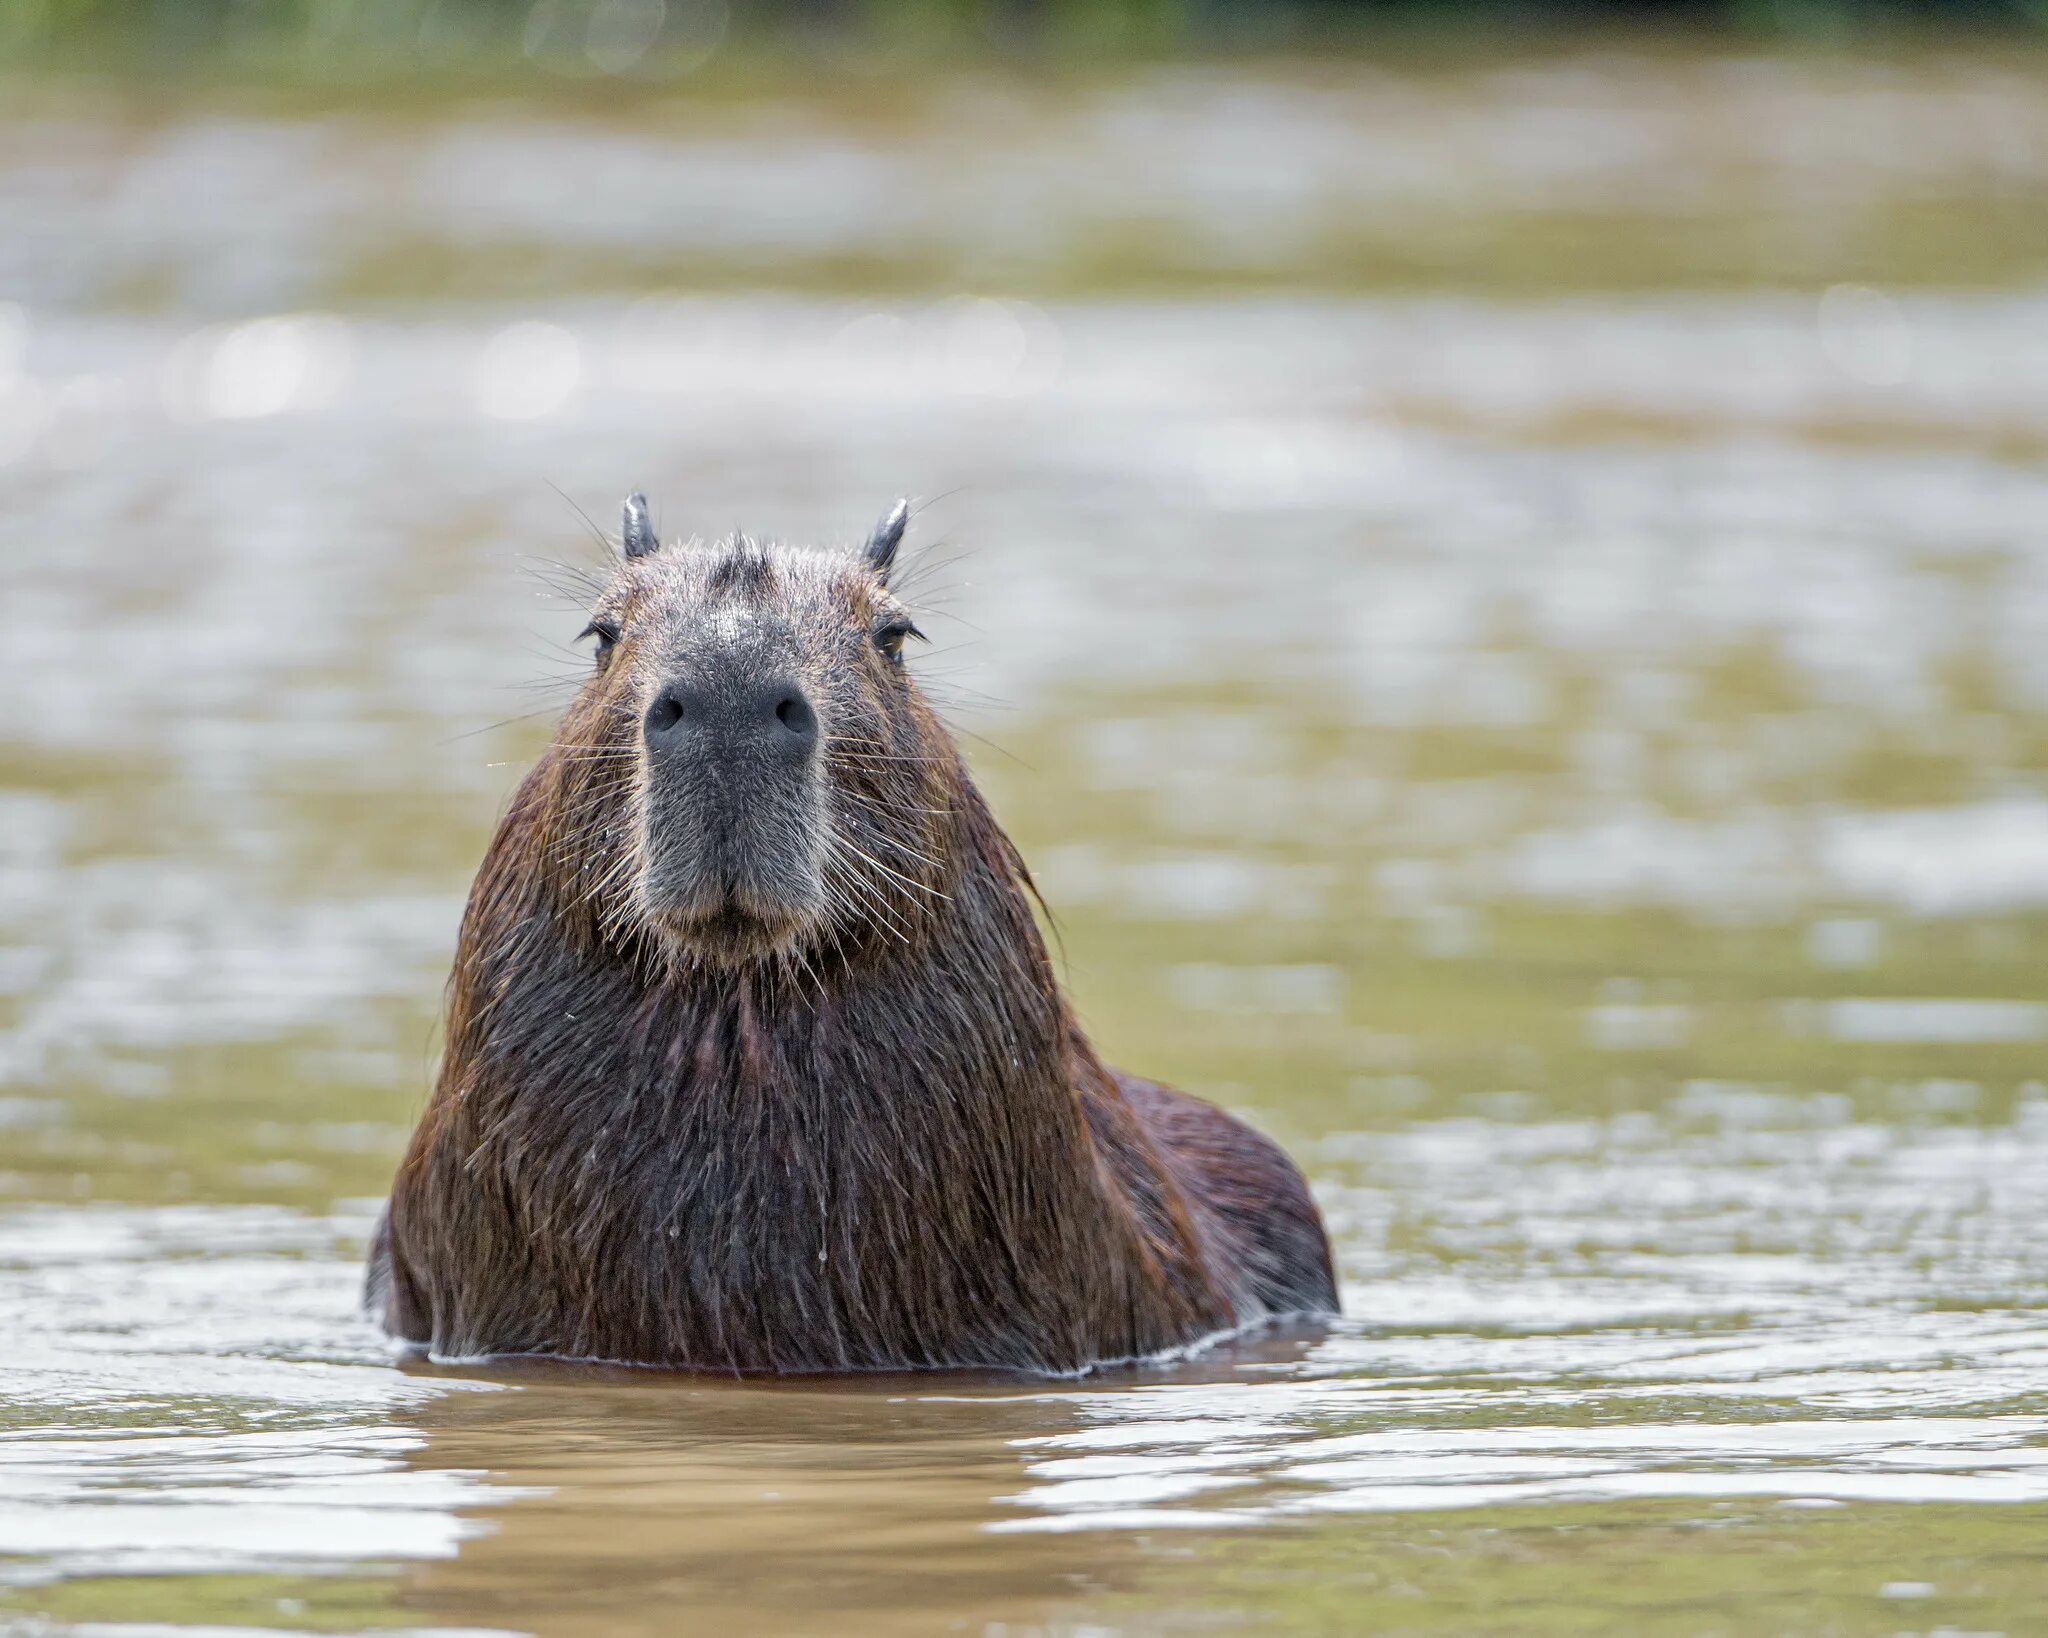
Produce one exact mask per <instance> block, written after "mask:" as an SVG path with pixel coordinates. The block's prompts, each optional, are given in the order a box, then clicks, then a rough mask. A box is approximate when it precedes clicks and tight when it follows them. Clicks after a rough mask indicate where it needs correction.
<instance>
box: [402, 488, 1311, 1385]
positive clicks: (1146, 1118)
mask: <svg viewBox="0 0 2048 1638" xmlns="http://www.w3.org/2000/svg"><path fill="white" fill-rule="evenodd" d="M903 522H904V510H903V508H901V507H898V508H897V509H896V510H895V511H894V512H892V513H891V514H890V516H889V517H888V518H887V519H885V520H884V521H883V523H882V524H881V525H880V526H878V527H877V529H876V531H875V533H874V534H873V536H871V537H870V539H869V541H868V542H867V544H866V545H865V546H864V547H863V548H861V549H858V550H845V551H839V552H822V551H819V552H813V551H800V550H794V549H790V548H783V547H765V546H760V545H756V544H754V543H752V542H750V541H747V540H745V539H736V540H733V541H729V542H723V543H720V544H717V545H711V546H702V545H696V544H690V545H671V546H667V547H663V546H661V545H660V544H659V543H658V542H657V541H656V540H655V538H654V536H653V534H652V532H651V531H650V530H649V529H648V527H647V524H646V514H645V510H644V506H643V505H642V503H640V502H639V500H638V497H635V498H634V499H633V500H632V501H629V502H628V503H627V509H626V527H625V531H624V547H625V558H624V561H623V562H622V564H621V565H620V567H619V570H618V573H617V575H616V576H615V577H614V579H613V581H612V583H611V584H610V585H609V586H608V587H607V588H606V589H605V591H604V593H603V595H602V596H601V597H600V599H599V601H598V606H597V609H596V612H595V613H594V614H593V617H592V623H591V628H590V629H591V633H592V634H594V635H595V637H596V639H597V643H598V649H599V652H598V657H597V661H596V665H595V667H594V670H593V673H592V676H591V678H590V680H589V681H588V682H587V683H586V684H585V686H584V687H583V689H582V690H581V692H580V693H579V694H578V696H577V698H576V700H575V702H574V703H573V704H572V705H571V706H570V707H569V709H568V711H567V712H566V713H565V715H564V717H563V720H562V723H561V725H560V727H559V729H558V731H557V733H556V735H555V739H554V742H553V743H552V744H551V745H550V747H549V749H548V750H547V752H546V753H545V754H544V755H543V756H542V758H541V760H540V761H539V763H538V764H537V765H536V766H535V768H534V769H533V770H532V772H531V773H530V774H528V776H527V777H526V779H525V781H524V782H523V783H522V784H521V786H520V788H519V791H518V793H517V795H516V796H515V797H514V799H513V801H512V804H511V807H510V809H509V810H508V812H507V813H506V815H505V818H504V819H503V821H502V822H501V823H500V825H499V827H498V830H497V833H496V835H495V836H494V837H493V839H492V841H491V845H490V849H489V851H488V853H487V854H486V856H485V859H484V862H483V865H482V868H481V869H480V870H479V872H478V874H477V879H476V883H475V886H474V888H473V889H472V891H471V894H470V899H469V904H468V908H467V910H466V912H465V915H464V918H463V925H462V931H461V936H460V940H459V943H458V947H457V951H456V958H455V967H454V972H453V975H452V977H451V979H450V982H449V990H448V1010H447V1023H446V1043H445V1048H444V1052H443V1057H442V1063H441V1068H440V1073H439V1077H438V1080H437V1083H436V1085H435V1088H434V1091H433V1095H432V1097H431V1099H430V1101H429V1104H428V1107H427V1109H426V1111H425V1113H424V1115H423V1116H422V1118H421V1120H420V1123H419V1126H418V1128H417V1130H416V1131H415V1132H414V1134H413V1138H412V1142H411V1144H410V1146H409V1148H408V1150H407V1153H406V1156H405V1159H404V1161H403V1162H402V1164H401V1166H400V1168H399V1172H398V1176H397V1179H396V1181H395V1183H394V1185H393V1188H392V1193H391V1199H390V1203H389V1205H388V1207H387V1209H386V1213H385V1218H384V1221H383V1223H382V1225H381V1226H380V1229H379V1232H378V1236H377V1243H376V1245H375V1247H374V1249H373V1253H372V1263H371V1271H370V1287H369V1289H370V1298H371V1302H372V1304H373V1306H374V1307H375V1309H376V1310H377V1311H378V1313H379V1316H380V1317H381V1318H382V1320H383V1322H384V1324H385V1325H386V1326H387V1327H388V1328H389V1329H390V1330H391V1331H392V1332H393V1333H394V1334H395V1335H396V1336H398V1337H400V1338H402V1339H405V1340H407V1341H409V1342H411V1343H413V1344H416V1345H419V1346H422V1347H425V1348H428V1349H430V1350H431V1351H432V1352H433V1353H435V1354H436V1355H438V1356H442V1357H457V1356H476V1355H486V1354H553V1355H564V1356H571V1357H577V1358H587V1359H603V1360H615V1361H633V1362H639V1363H644V1364H654V1365H670V1366H683V1367H700V1368H707V1369H714V1370H720V1371H846V1370H887V1369H908V1368H924V1367H941V1366H964V1367H985V1368H997V1369H1017V1370H1027V1371H1039V1372H1074V1371H1080V1370H1085V1369H1087V1368H1089V1367H1090V1366H1094V1365H1098V1364H1103V1363H1106V1362H1111V1361H1118V1360H1130V1359H1136V1358H1141V1357H1144V1356H1147V1355H1153V1354H1158V1353H1161V1352H1164V1351H1168V1350H1172V1349H1176V1348H1184V1347H1187V1346H1190V1345H1193V1344H1197V1343H1200V1342H1202V1341H1204V1340H1206V1339H1209V1338H1213V1337H1215V1336H1217V1335H1219V1334H1221V1333H1225V1332H1228V1331H1232V1330H1236V1329H1241V1328H1243V1327H1246V1326H1249V1325H1252V1324H1255V1323H1257V1322H1259V1321H1262V1320H1265V1319H1268V1318H1271V1317H1274V1316H1279V1315H1290V1314H1319V1313H1328V1312H1332V1311H1334V1309H1335V1307H1336V1292H1335V1287H1334V1284H1333V1281H1332V1276H1331V1268H1330V1254H1329V1247H1328V1243H1327V1240H1326V1238H1325V1236H1324V1232H1323V1227H1322V1223H1321V1220H1320V1218H1319V1217H1318V1215H1317V1212H1316V1208H1315V1205H1314V1203H1313V1201H1312V1200H1311V1198H1310V1196H1309V1193H1308V1190H1307V1188H1306V1186H1305V1184H1304V1183H1303V1181H1302V1178H1301V1175H1300V1173H1299V1172H1298V1171H1296V1169H1295V1168H1294V1166H1293V1165H1292V1164H1291V1163H1290V1162H1289V1160H1288V1159H1287V1157H1286V1156H1285V1155H1284V1154H1282V1153H1281V1151H1280V1150H1279V1149H1278V1148H1277V1147H1275V1146H1274V1145H1273V1144H1272V1143H1271V1142H1269V1141H1268V1140H1267V1139H1265V1138H1263V1137H1261V1136H1260V1135H1259V1134H1257V1133H1255V1132H1253V1131H1252V1130H1251V1129H1250V1128H1248V1127H1246V1126H1244V1125H1243V1124H1241V1123H1240V1122H1238V1121H1236V1120H1235V1119H1233V1118H1232V1117H1230V1116H1229V1115H1226V1114H1224V1113H1223V1112H1222V1111H1221V1110H1218V1109H1216V1108H1213V1107H1212V1106H1210V1105H1208V1104H1205V1103H1203V1102H1201V1101H1199V1100H1197V1099H1194V1098H1191V1097H1188V1096H1186V1095H1185V1094H1183V1093H1179V1092H1175V1091H1172V1090H1170V1089H1168V1088H1166V1087H1162V1086H1158V1085H1155V1084H1153V1083H1151V1082H1148V1081H1142V1080H1138V1079H1135V1078H1133V1077H1127V1076H1122V1075H1119V1074H1117V1073H1116V1072H1115V1071H1112V1070H1110V1069H1109V1068H1107V1067H1106V1066H1105V1065H1104V1064H1103V1063H1102V1062H1101V1060H1100V1059H1099V1058H1098V1057H1097V1056H1096V1054H1095V1052H1094V1050H1093V1049H1092V1048H1091V1047H1090V1045H1089V1043H1088V1041H1087V1040H1086V1038H1085V1037H1084V1036H1083V1035H1082V1033H1081V1031H1080V1029H1079V1028H1078V1027H1077V1025H1076V1023H1075V1021H1074V1018H1073V1015H1072V1013H1071V1012H1070V1010H1069V1008H1068V1006H1067V1003H1066V1001H1065V999H1064V997H1063V995H1062V994H1061V991H1060V988H1059V985H1058V983H1057V981H1056V979H1055V976H1054V973H1053V971H1052V967H1051V964H1050V962H1049V961H1048V959H1047V956H1046V951H1045V946H1044V943H1043V941H1042V939H1041V937H1040V934H1039V930H1038V926H1037V924H1036V921H1035V919H1034V917H1033V915H1032V912H1031V904H1030V898H1029V893H1030V882H1029V877H1028V875H1027V874H1026V871H1025V868H1024V865H1023V862H1022V861H1021V859H1020V858H1019V857H1018V855H1017V853H1016V851H1015V849H1014V848H1013V847H1012V846H1011V844H1010V842H1009V839H1008V838H1007V837H1006V836H1005V835H1004V834H1003V832H1002V831H1001V829H1000V828H999V827H998V826H997V825H996V823H995V820H994V819H993V817H992V816H991V815H990V813H989V810H988V808H987V807H986V805H985V804H984V803H983V801H982V799H981V797H980V795H979V793H978V792H977V791H976V790H975V788H974V786H973V784H972V783H971V781H970V780H969V779H968V776H967V773H966V770H965V768H964V766H963V764H962V762H961V759H960V757H959V754H958V752H957V750H956V749H955V747H954V745H953V743H952V741H951V739H950V737H949V736H948V735H947V733H946V732H945V729H944V728H943V726H942V725H941V724H940V722H939V720H938V718H937V716H936V715H935V714H934V713H933V712H932V710H931V709H930V707H929V706H928V705H927V704H926V702H925V701H924V699H923V697H922V695H921V694H920V693H919V691H918V690H917V688H916V686H915V684H914V683H913V682H912V681H911V679H910V677H909V675H908V673H907V670H906V669H905V667H904V665H903V663H902V659H901V648H902V644H903V642H904V640H905V638H906V637H911V636H915V635H916V632H915V628H914V627H913V626H912V625H911V623H910V619H909V615H908V612H907V611H906V610H905V609H904V608H903V606H902V605H901V604H900V603H899V602H898V601H897V600H896V598H895V597H894V596H893V595H892V594H891V593H890V591H889V589H888V577H889V572H890V569H891V567H892V566H893V561H894V556H895V551H896V545H897V541H898V540H899V539H900V536H901V533H902V528H903Z"/></svg>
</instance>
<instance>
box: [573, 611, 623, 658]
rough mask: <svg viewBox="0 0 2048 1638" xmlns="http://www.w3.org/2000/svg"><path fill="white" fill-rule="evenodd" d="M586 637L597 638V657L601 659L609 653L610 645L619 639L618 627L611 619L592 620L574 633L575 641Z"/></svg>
mask: <svg viewBox="0 0 2048 1638" xmlns="http://www.w3.org/2000/svg"><path fill="white" fill-rule="evenodd" d="M586 637H595V638H596V639H597V657H598V658H599V659H600V660H601V659H603V658H604V657H605V656H606V655H607V654H609V653H611V651H612V645H613V644H614V643H616V642H617V641H618V640H619V628H618V625H617V623H616V622H614V621H611V620H593V621H591V622H590V624H589V625H587V626H585V627H584V628H583V629H582V630H581V631H579V632H577V633H576V641H577V642H579V643H580V642H582V641H583V639H584V638H586Z"/></svg>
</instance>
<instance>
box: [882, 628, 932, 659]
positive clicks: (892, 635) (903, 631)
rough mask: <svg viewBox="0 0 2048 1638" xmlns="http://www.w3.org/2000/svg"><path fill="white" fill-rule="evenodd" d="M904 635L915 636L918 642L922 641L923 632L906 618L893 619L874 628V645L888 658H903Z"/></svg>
mask: <svg viewBox="0 0 2048 1638" xmlns="http://www.w3.org/2000/svg"><path fill="white" fill-rule="evenodd" d="M906 637H915V638H916V639H917V640H918V641H919V642H923V641H924V633H923V632H921V631H919V630H918V629H917V627H915V626H913V625H912V624H911V623H910V622H909V621H908V620H897V621H893V622H891V623H890V624H889V625H886V626H881V627H878V628H877V629H876V631H875V647H877V648H879V649H880V650H881V651H882V652H883V653H884V654H885V655H887V656H888V657H889V658H890V659H892V660H898V661H900V660H901V659H902V658H903V639H904V638H906Z"/></svg>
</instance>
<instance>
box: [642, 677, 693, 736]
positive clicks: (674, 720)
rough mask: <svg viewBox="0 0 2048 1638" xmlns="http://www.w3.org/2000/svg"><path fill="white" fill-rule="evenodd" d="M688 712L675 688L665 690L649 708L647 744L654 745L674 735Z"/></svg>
mask: <svg viewBox="0 0 2048 1638" xmlns="http://www.w3.org/2000/svg"><path fill="white" fill-rule="evenodd" d="M685 715H687V712H686V710H685V708H684V705H683V701H682V699H681V698H680V696H678V694H677V692H676V691H675V690H674V689H673V688H664V689H663V690H662V691H661V693H660V694H659V695H658V696H657V697H656V698H655V701H654V703H653V704H652V705H650V706H649V707H648V708H647V721H646V728H647V742H648V743H649V744H650V745H652V744H654V743H655V742H656V741H658V740H662V739H665V738H667V737H668V736H669V735H670V734H672V733H674V731H675V729H676V728H677V726H678V725H679V724H680V723H681V722H682V720H683V718H684V716H685Z"/></svg>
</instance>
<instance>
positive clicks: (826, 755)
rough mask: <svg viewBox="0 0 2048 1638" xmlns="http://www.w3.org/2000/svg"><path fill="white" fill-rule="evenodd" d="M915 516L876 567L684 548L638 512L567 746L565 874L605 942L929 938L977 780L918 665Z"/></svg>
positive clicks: (888, 527)
mask: <svg viewBox="0 0 2048 1638" xmlns="http://www.w3.org/2000/svg"><path fill="white" fill-rule="evenodd" d="M904 513H905V509H904V508H903V507H901V506H899V507H898V508H897V509H896V510H895V511H894V512H892V513H891V514H890V515H889V517H888V518H886V519H884V520H883V522H882V524H881V525H879V526H878V527H877V529H876V531H875V534H874V535H873V537H871V539H870V540H869V542H868V543H867V545H866V546H865V547H862V548H858V549H841V550H837V551H832V550H811V549H804V548H795V547H786V546H779V545H764V544H760V543H757V542H754V541H751V540H748V539H746V538H745V537H743V536H742V537H736V538H734V539H731V540H726V541H721V542H718V543H716V544H713V545H704V544H700V543H697V542H690V543H687V544H670V545H667V546H663V545H661V544H659V542H658V541H657V540H656V538H655V536H654V535H653V533H652V531H651V530H650V529H649V527H648V524H647V517H646V508H645V504H644V502H642V501H641V500H640V499H639V497H638V496H635V497H634V498H633V499H632V500H630V501H628V503H627V507H626V526H625V531H624V537H625V548H626V555H625V558H624V561H623V562H622V563H621V564H620V566H619V569H618V572H617V574H616V575H615V576H614V577H613V580H612V582H611V584H610V585H609V586H608V587H607V588H606V589H605V591H604V593H603V595H602V596H601V597H600V598H599V599H598V601H597V604H596V606H595V607H594V608H593V610H592V611H591V617H590V624H589V626H588V628H587V630H586V635H587V636H589V637H590V638H592V639H593V640H594V641H595V644H596V659H595V666H594V670H593V672H592V675H591V677H590V679H589V681H588V682H586V683H585V685H584V687H583V689H582V692H581V693H580V694H579V695H578V696H577V699H576V701H575V703H574V704H573V705H572V706H571V707H570V709H569V711H568V712H567V714H566V715H565V716H564V718H563V723H562V727H561V730H560V731H559V733H558V735H557V740H556V745H555V748H554V754H555V755H557V756H559V757H561V758H562V759H563V768H562V770H561V772H562V777H563V779H564V782H565V787H567V788H565V790H564V792H563V794H564V797H565V798H566V799H567V804H568V806H569V807H570V808H571V809H572V810H573V811H574V812H575V814H576V819H575V822H574V823H573V824H572V825H571V826H570V827H569V830H568V832H567V834H566V835H565V836H563V837H562V838H560V840H559V842H558V844H557V846H558V847H559V849H560V851H561V853H562V855H563V857H562V858H561V859H560V861H559V862H560V863H562V864H567V865H569V866H570V867H571V877H570V886H571V888H572V890H573V889H574V888H575V887H577V885H578V884H580V885H581V891H582V893H583V894H584V895H585V896H586V897H587V898H588V900H589V901H590V904H591V907H592V908H593V909H595V910H596V912H597V915H598V924H599V927H600V929H601V931H602V932H603V934H604V935H605V936H607V937H612V938H617V939H620V940H625V941H630V940H635V939H638V940H641V941H650V942H651V943H652V945H653V946H654V947H656V948H658V949H659V950H661V951H663V952H664V953H666V954H668V955H670V956H676V957H682V958H684V959H696V960H705V961H714V962H720V963H733V962H739V961H746V960H750V959H757V958H761V957H767V956H774V955H786V956H790V957H792V958H794V959H797V960H799V961H800V960H802V959H803V957H804V952H805V951H806V949H807V948H808V947H811V946H816V945H821V944H828V943H834V942H844V941H847V940H853V939H859V938H866V937H874V936H881V937H895V938H902V939H908V938H909V937H911V936H912V933H913V929H914V926H915V924H916V923H917V922H918V921H919V920H920V919H921V916H922V913H923V907H924V906H925V905H926V904H927V903H928V902H929V901H930V900H931V899H934V898H936V897H938V896H939V895H940V894H941V893H942V891H943V890H942V888H941V887H940V885H939V883H938V882H937V881H936V880H934V879H933V875H934V871H935V870H936V869H937V863H936V860H935V858H934V855H935V854H936V853H937V852H938V849H937V847H936V845H935V844H934V843H933V842H932V840H931V832H932V821H933V819H934V818H935V817H936V816H937V815H939V814H941V813H943V812H944V811H945V810H946V808H947V807H948V805H949V804H948V793H949V792H950V791H951V790H952V789H954V788H955V787H954V780H955V779H956V778H957V772H956V769H957V763H956V759H955V757H954V753H953V750H952V746H951V743H950V741H948V739H947V738H946V736H945V734H944V731H943V730H942V729H941V728H940V726H939V724H938V722H937V720H936V718H935V717H934V716H933V714H932V712H931V710H930V708H929V706H928V705H926V703H925V702H924V700H923V699H922V697H921V696H920V695H919V694H918V692H917V689H916V687H915V685H914V684H913V683H912V682H911V680H910V678H909V676H908V675H907V673H906V672H905V669H904V665H903V645H904V643H905V641H906V640H907V639H910V638H913V637H916V636H918V635H919V633H918V631H917V628H916V626H915V625H914V624H913V623H912V621H911V618H910V615H909V612H908V610H907V609H906V608H905V607H904V606H903V604H902V603H900V602H899V601H898V600H897V599H896V598H895V597H894V596H892V595H891V594H890V592H889V589H888V586H887V577H888V572H889V569H890V567H891V566H892V564H893V561H894V555H895V548H896V543H897V541H898V540H900V538H901V535H902V530H903V523H904Z"/></svg>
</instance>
